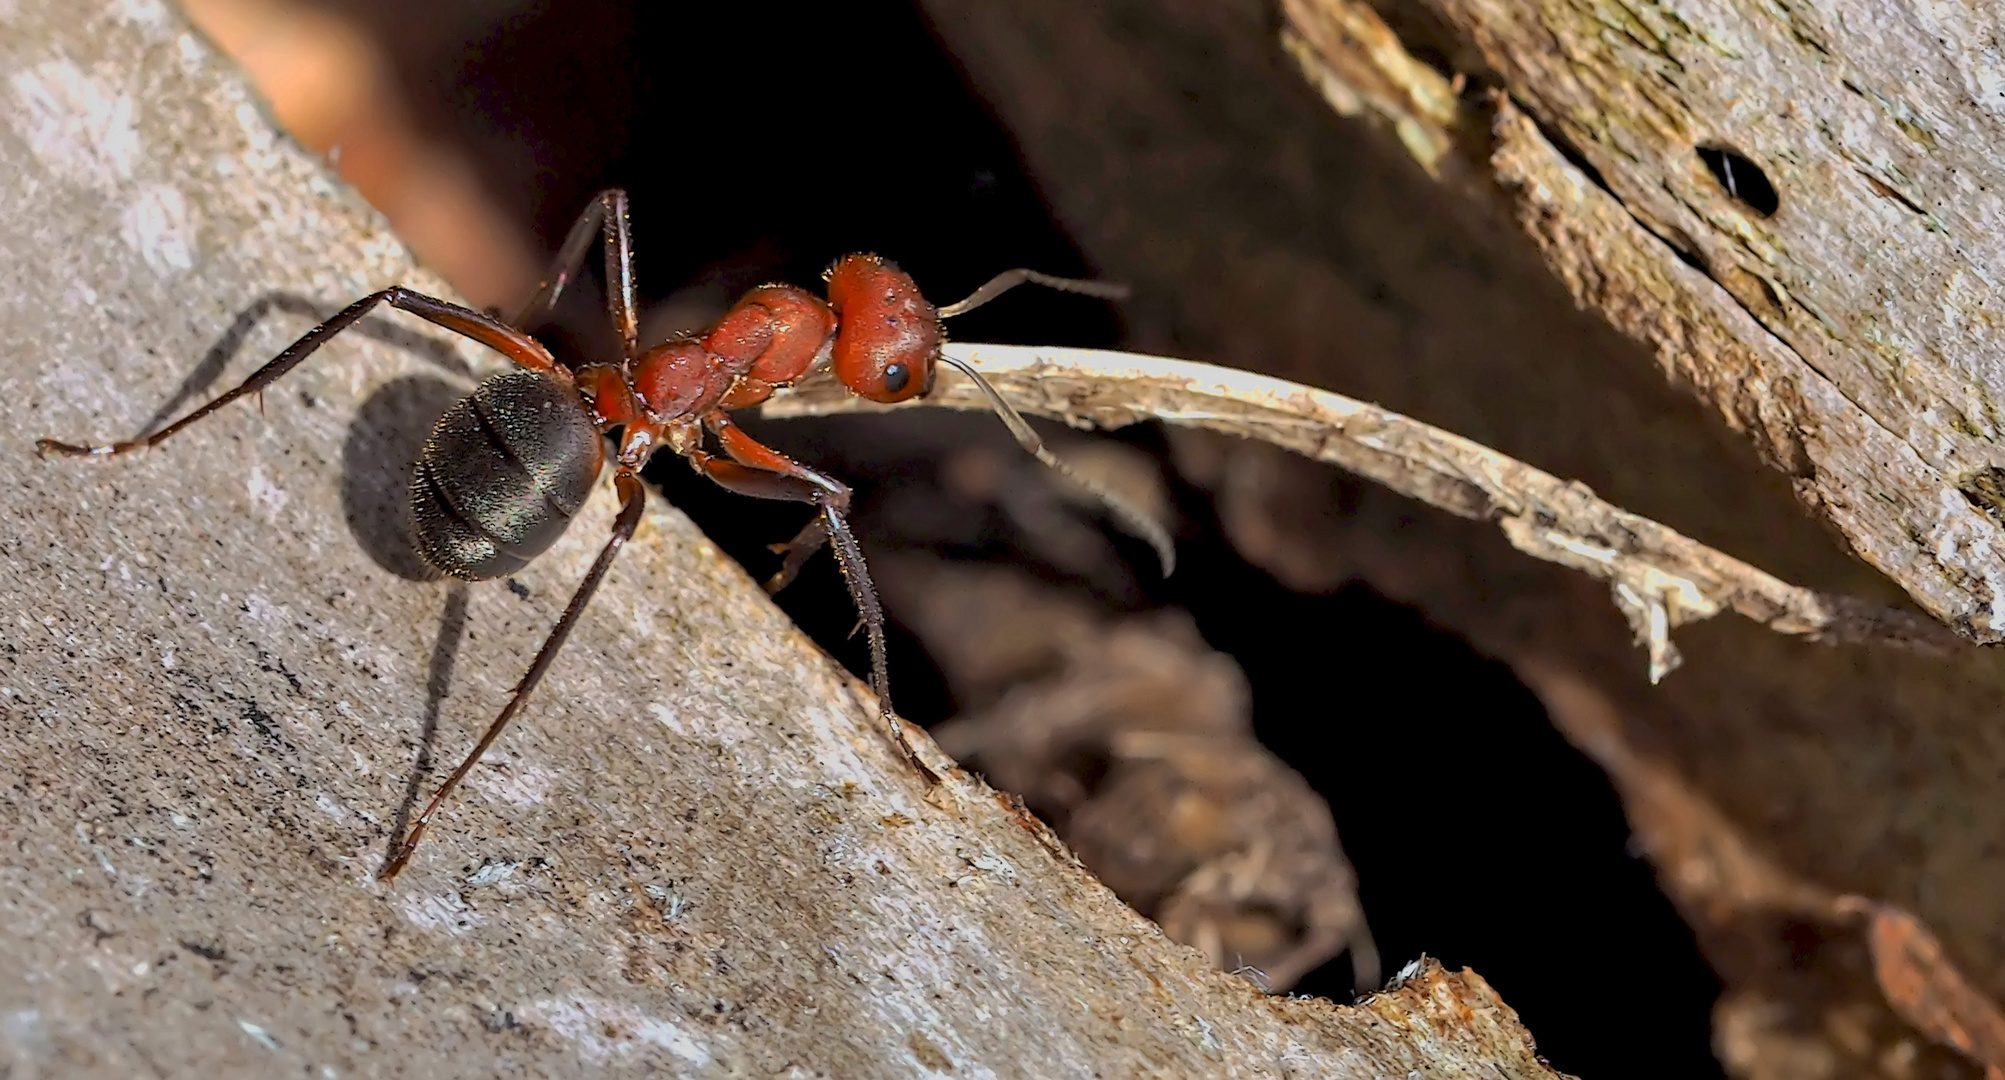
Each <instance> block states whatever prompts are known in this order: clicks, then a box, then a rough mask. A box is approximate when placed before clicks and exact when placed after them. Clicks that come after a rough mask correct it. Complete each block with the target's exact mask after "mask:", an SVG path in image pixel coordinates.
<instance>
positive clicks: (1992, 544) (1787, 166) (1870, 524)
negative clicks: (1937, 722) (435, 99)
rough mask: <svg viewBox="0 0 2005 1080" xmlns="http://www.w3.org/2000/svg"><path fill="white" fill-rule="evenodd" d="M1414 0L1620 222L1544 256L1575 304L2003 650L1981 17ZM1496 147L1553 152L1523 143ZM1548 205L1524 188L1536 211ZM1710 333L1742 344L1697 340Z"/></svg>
mask: <svg viewBox="0 0 2005 1080" xmlns="http://www.w3.org/2000/svg"><path fill="white" fill-rule="evenodd" d="M1413 6H1414V7H1416V8H1419V9H1421V10H1424V11H1425V12H1427V13H1428V14H1430V15H1432V16H1434V17H1435V18H1436V19H1438V20H1439V21H1440V23H1441V25H1442V26H1443V27H1445V29H1446V31H1447V33H1449V34H1450V35H1452V36H1453V37H1454V39H1455V40H1456V41H1457V42H1458V43H1460V44H1462V45H1465V46H1467V47H1468V48H1469V49H1470V50H1472V51H1473V52H1474V53H1475V54H1476V56H1478V57H1480V63H1481V64H1482V65H1483V66H1482V68H1480V69H1477V70H1473V71H1470V72H1469V74H1471V75H1484V76H1488V77H1492V78H1495V79H1496V80H1498V81H1500V82H1501V83H1502V85H1503V86H1504V87H1505V89H1506V92H1507V93H1508V94H1509V95H1510V97H1511V98H1512V99H1514V100H1515V101H1517V102H1519V103H1522V106H1523V109H1524V112H1525V114H1526V115H1528V116H1529V117H1531V118H1532V119H1533V120H1535V121H1536V122H1537V123H1539V124H1543V125H1545V126H1546V127H1547V128H1548V129H1549V130H1550V131H1551V132H1552V133H1553V136H1554V137H1555V138H1556V139H1558V140H1559V142H1560V145H1562V146H1565V147H1567V148H1569V149H1570V150H1571V151H1572V152H1573V153H1575V154H1577V155H1578V157H1579V159H1580V160H1582V161H1584V163H1585V164H1587V165H1589V166H1591V167H1592V168H1593V169H1594V170H1596V173H1597V180H1598V181H1599V183H1600V184H1601V185H1602V187H1603V189H1604V191H1605V198H1603V199H1600V200H1598V201H1600V202H1604V203H1606V204H1607V208H1608V209H1609V210H1610V211H1612V212H1613V213H1615V214H1617V215H1620V216H1622V217H1624V218H1626V219H1628V220H1626V221H1623V222H1621V223H1620V224H1619V225H1617V224H1615V223H1610V222H1601V221H1596V220H1594V218H1593V217H1592V216H1589V217H1587V218H1586V219H1584V220H1581V219H1576V220H1572V221H1568V222H1566V223H1564V224H1562V225H1560V226H1559V227H1560V228H1562V229H1565V230H1569V231H1578V232H1579V233H1581V234H1584V235H1585V236H1586V237H1590V238H1592V239H1593V241H1595V242H1600V243H1606V244H1608V245H1609V247H1610V248H1614V249H1615V250H1609V249H1606V248H1599V247H1596V248H1594V249H1591V250H1578V249H1574V250H1569V249H1568V247H1567V246H1566V245H1548V246H1547V255H1548V258H1549V260H1550V261H1551V262H1552V263H1553V265H1554V269H1555V270H1556V271H1557V272H1559V273H1560V275H1561V276H1562V277H1563V278H1565V279H1566V280H1568V281H1569V283H1572V284H1574V285H1575V287H1576V292H1577V293H1579V294H1581V296H1582V299H1583V300H1584V301H1585V302H1588V303H1590V304H1592V305H1594V306H1595V307H1598V308H1600V309H1602V310H1603V311H1605V312H1607V313H1608V314H1609V315H1610V316H1611V318H1613V319H1614V321H1615V322H1616V324H1617V325H1619V326H1624V327H1625V329H1629V330H1630V331H1631V332H1632V333H1636V334H1637V335H1638V336H1639V337H1642V338H1644V339H1645V340H1648V341H1650V342H1651V343H1653V344H1655V345H1657V346H1658V347H1659V348H1660V350H1661V355H1662V356H1663V357H1664V359H1665V362H1666V366H1667V368H1669V369H1670V370H1671V371H1672V372H1673V373H1674V374H1675V375H1676V376H1677V377H1678V378H1680V379H1681V380H1683V381H1685V382H1687V383H1688V384H1690V385H1692V386H1693V387H1694V388H1695V389H1697V390H1698V391H1699V393H1700V394H1701V396H1702V397H1705V398H1707V399H1709V400H1710V401H1711V402H1712V403H1713V404H1714V405H1715V407H1717V408H1719V409H1720V411H1721V412H1722V413H1723V414H1724V415H1725V416H1726V417H1727V418H1728V419H1729V421H1731V422H1732V423H1734V424H1735V425H1736V426H1737V427H1740V428H1742V429H1744V430H1746V431H1747V432H1748V433H1749V434H1750V435H1751V436H1752V437H1753V438H1755V439H1756V440H1757V442H1758V443H1759V444H1760V445H1761V447H1762V449H1763V450H1764V451H1765V452H1766V453H1767V454H1768V455H1770V456H1771V457H1772V458H1773V459H1774V460H1775V461H1776V463H1777V464H1778V465H1779V466H1780V467H1782V468H1783V469H1785V470H1786V471H1788V472H1789V473H1790V474H1791V475H1792V477H1793V478H1794V480H1795V484H1796V489H1797V492H1798V495H1799V496H1800V497H1801V498H1802V499H1803V500H1804V501H1805V502H1807V503H1809V504H1810V505H1811V506H1812V507H1813V509H1815V510H1816V512H1817V513H1818V514H1819V515H1820V516H1822V517H1823V518H1824V519H1825V520H1827V521H1829V522H1831V523H1832V524H1833V525H1835V526H1836V527H1837V529H1838V531H1839V532H1840V533H1841V534H1843V535H1844V537H1845V538H1846V540H1847V541H1848V542H1849V543H1850V544H1851V546H1852V549H1853V550H1854V551H1855V552H1857V553H1858V554H1859V555H1860V556H1861V557H1863V558H1865V559H1866V560H1867V561H1868V562H1870V563H1872V564H1873V565H1874V566H1876V567H1878V568H1880V569H1881V570H1882V571H1884V572H1885V573H1886V574H1887V575H1888V576H1889V577H1891V578H1893V579H1894V580H1895V581H1897V582H1899V583H1900V584H1901V586H1902V587H1903V588H1905V589H1907V590H1908V592H1909V594H1910V595H1912V596H1913V597H1914V598H1915V599H1916V600H1917V601H1918V602H1919V603H1921V605H1922V606H1923V607H1925V608H1927V609H1928V610H1929V611H1931V612H1933V613H1934V614H1935V615H1937V616H1938V617H1940V618H1942V619H1944V620H1945V621H1947V622H1950V623H1951V624H1953V625H1956V626H1959V627H1960V628H1962V629H1964V630H1965V631H1966V632H1967V633H1969V634H1970V635H1971V636H1973V637H1974V638H1976V639H1978V640H1980V641H1998V640H2001V638H2005V625H1997V626H1994V623H2002V622H2005V569H2001V566H2005V560H2001V554H2005V547H2002V546H2001V540H2005V533H2001V531H2000V528H2001V514H2005V504H2001V502H2000V500H1999V496H1998V489H1999V485H1998V483H1997V480H1996V477H1997V476H1998V475H2000V462H2001V458H2005V454H2001V451H2000V448H1999V440H2000V438H2001V436H2005V409H2001V407H2000V405H1999V400H2000V397H2001V395H2005V367H2001V366H2000V365H1999V363H1998V357H1999V356H2000V354H2001V352H2005V325H2002V324H2000V323H1999V322H1998V320H1997V319H1996V318H1995V317H1994V316H1993V315H1992V314H1991V310H1992V309H1993V308H1995V307H1996V306H1997V297H1998V281H1997V279H1998V276H1999V272H2000V270H1999V268H2000V267H2005V239H2001V237H2000V227H1999V226H2000V223H2001V221H2005V166H2001V163H2000V162H1999V161H1998V159H1997V155H1996V154H1995V152H1994V148H1995V147H1996V146H1997V145H1998V143H1999V141H2000V138H2001V137H2005V66H2001V62H2000V59H1999V54H1998V47H1997V42H1996V32H1997V27H1996V20H1995V18H1993V13H1991V12H1990V11H1988V10H1987V9H1984V8H1982V7H1971V8H1957V7H1955V6H1951V5H1940V4H1928V3H1893V4H1877V3H1875V4H1865V5H1856V6H1851V7H1841V8H1839V9H1836V10H1831V11H1820V10H1813V9H1811V8H1809V7H1806V6H1801V5H1790V4H1769V3H1757V2H1736V0H1671V2H1662V3H1659V2H1650V3H1634V4H1626V3H1625V4H1618V3H1595V2H1592V0H1584V2H1574V0H1553V2H1542V3H1515V2H1513V3H1490V2H1487V0H1438V2H1434V0H1418V2H1417V3H1415V4H1414V5H1413ZM1505 122H1506V123H1510V122H1511V121H1510V117H1509V116H1506V117H1505ZM1503 139H1504V141H1505V142H1506V143H1512V142H1515V143H1520V144H1522V143H1523V142H1524V141H1525V140H1527V139H1537V140H1538V141H1541V142H1542V141H1544V139H1543V137H1541V136H1540V135H1539V134H1538V133H1537V132H1536V131H1535V130H1534V129H1532V128H1531V127H1530V125H1521V126H1520V129H1519V130H1518V131H1515V132H1505V133H1503ZM1702 149H1705V150H1711V151H1731V152H1733V153H1736V154H1738V155H1740V156H1741V157H1740V161H1741V162H1742V164H1740V165H1738V166H1737V167H1738V168H1740V169H1741V171H1742V173H1746V172H1747V171H1748V166H1749V165H1750V164H1751V165H1752V166H1753V167H1754V168H1757V169H1759V170H1760V172H1761V174H1762V175H1764V176H1765V177H1766V179H1767V181H1768V182H1769V183H1770V184H1771V185H1772V187H1773V188H1774V190H1775V192H1776V194H1777V196H1778V198H1779V204H1778V205H1777V206H1776V207H1775V208H1774V210H1773V212H1771V213H1764V212H1763V210H1765V209H1766V207H1765V206H1761V205H1757V204H1756V203H1751V202H1750V201H1749V200H1748V199H1746V198H1744V197H1740V196H1742V195H1744V194H1745V193H1744V192H1743V191H1742V190H1741V184H1740V182H1739V181H1735V183H1734V187H1733V188H1731V189H1730V188H1729V187H1727V186H1726V184H1725V183H1723V182H1722V180H1721V179H1720V178H1716V176H1715V175H1714V172H1713V170H1712V169H1709V168H1708V166H1707V164H1706V163H1705V161H1704V160H1703V158H1702V156H1701V154H1700V151H1701V150H1702ZM1503 153H1506V154H1515V153H1521V151H1518V150H1515V149H1505V150H1503ZM1498 164H1499V169H1500V172H1502V173H1503V174H1504V178H1505V179H1506V181H1507V182H1509V181H1510V180H1512V179H1513V178H1512V176H1511V171H1512V166H1511V164H1510V163H1509V162H1508V161H1500V162H1499V163H1498ZM1575 175H1584V174H1581V173H1579V172H1578V171H1577V170H1576V171H1575ZM1743 179H1745V180H1747V181H1748V182H1749V183H1752V181H1753V178H1752V177H1743ZM1538 197H1539V195H1538V190H1537V188H1536V187H1531V188H1528V189H1527V190H1526V201H1527V203H1530V204H1535V203H1536V202H1537V199H1538ZM1527 212H1528V213H1534V214H1535V213H1537V212H1538V211H1537V210H1536V209H1533V208H1531V207H1528V209H1527ZM1637 227H1640V231H1641V234H1642V235H1644V236H1647V237H1648V238H1649V239H1650V240H1651V241H1652V242H1651V243H1649V244H1648V245H1647V246H1646V247H1645V249H1644V250H1643V251H1640V252H1638V253H1637V254H1638V255H1639V256H1641V257H1640V258H1639V257H1627V258H1625V257H1624V252H1623V251H1622V250H1621V248H1622V247H1623V246H1624V244H1623V237H1622V235H1621V234H1622V232H1623V231H1624V230H1625V229H1635V228H1637ZM1533 231H1534V233H1535V234H1537V233H1539V232H1540V231H1541V230H1540V228H1539V226H1538V225H1536V224H1534V225H1533ZM1685 264H1690V265H1689V266H1687V265H1685ZM1584 277H1588V278H1591V279H1592V281H1591V282H1588V283H1586V287H1584V288H1583V287H1582V279H1583V278H1584ZM1664 307H1669V308H1671V309H1672V312H1671V314H1670V317H1668V318H1664V319H1662V320H1660V321H1658V322H1656V324H1655V325H1650V326H1636V325H1634V324H1633V322H1632V321H1631V319H1630V318H1629V316H1630V314H1631V312H1632V311H1634V310H1635V309H1637V308H1644V309H1652V308H1659V309H1661V308H1664ZM1721 323H1725V324H1727V326H1728V328H1729V329H1730V330H1731V331H1732V337H1731V341H1732V342H1733V343H1734V346H1733V347H1722V348H1714V349H1700V350H1691V349H1690V348H1689V346H1690V344H1691V342H1690V338H1691V337H1692V336H1693V334H1694V332H1699V333H1703V330H1704V329H1705V328H1706V327H1708V325H1709V324H1710V325H1718V324H1721Z"/></svg>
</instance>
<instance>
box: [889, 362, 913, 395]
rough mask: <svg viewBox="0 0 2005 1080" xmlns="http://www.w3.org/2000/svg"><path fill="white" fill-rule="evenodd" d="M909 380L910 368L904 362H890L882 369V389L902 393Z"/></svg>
mask: <svg viewBox="0 0 2005 1080" xmlns="http://www.w3.org/2000/svg"><path fill="white" fill-rule="evenodd" d="M911 381H912V369H911V368H908V367H906V366H905V365H904V364H891V365H888V366H886V367H885V369H884V389H885V390H886V391H887V392H889V393H893V394H897V393H903V392H904V390H905V386H906V384H907V383H910V382H911Z"/></svg>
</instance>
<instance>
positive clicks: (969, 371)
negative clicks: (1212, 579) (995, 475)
mask: <svg viewBox="0 0 2005 1080" xmlns="http://www.w3.org/2000/svg"><path fill="white" fill-rule="evenodd" d="M1030 274H1031V271H1028V270H1012V271H1010V272H1009V273H1007V274H1001V275H999V276H997V277H996V279H995V281H991V282H989V283H988V284H987V285H984V286H982V287H981V288H980V289H978V290H976V292H975V295H974V296H971V297H969V298H968V299H966V300H963V301H961V302H960V303H958V304H955V305H954V307H956V308H959V309H960V310H961V311H966V310H967V309H968V308H969V307H971V306H974V305H975V304H978V303H984V302H986V301H987V300H988V299H989V297H992V296H994V295H995V294H996V293H1000V292H1002V291H1003V290H1004V289H1008V288H1010V287H1011V286H1014V285H1018V284H1021V283H1023V282H1024V281H1036V282H1038V284H1040V285H1043V284H1049V282H1050V281H1066V279H1064V278H1051V279H1048V280H1040V279H1042V278H1044V275H1043V274H1036V275H1034V276H1029V277H1016V278H1015V280H1012V281H1008V282H1007V283H1005V284H1001V285H998V284H997V282H1001V281H1003V280H1004V279H1005V278H1011V277H1013V276H1015V275H1030ZM1067 284H1071V285H1095V286H1096V287H1097V288H1117V289H1120V290H1121V291H1122V292H1123V293H1126V292H1127V286H1125V285H1116V286H1106V285H1098V284H1097V283H1094V282H1085V281H1077V282H1073V281H1068V282H1067ZM1078 291H1081V292H1084V291H1085V290H1083V289H1082V290H1078ZM983 293H987V294H988V295H987V296H984V295H983ZM942 314H945V312H944V310H943V311H942ZM940 359H941V360H944V361H946V362H947V363H948V364H951V365H953V367H954V369H955V370H957V371H959V372H960V373H961V374H963V375H966V376H967V377H968V378H970V379H973V380H974V383H975V385H976V386H977V387H979V388H981V391H982V396H983V397H986V398H988V399H989V407H990V408H992V409H994V410H995V411H996V415H997V416H999V417H1001V418H1002V422H1003V426H1005V427H1007V428H1009V432H1010V434H1012V435H1014V436H1016V441H1017V445H1019V446H1021V447H1023V448H1024V449H1025V450H1028V451H1030V454H1031V456H1032V457H1034V458H1036V459H1037V460H1039V461H1041V462H1043V463H1044V464H1045V465H1046V467H1048V468H1050V469H1051V470H1052V471H1053V472H1056V473H1057V474H1058V475H1060V476H1063V477H1065V478H1066V479H1067V480H1070V481H1072V482H1073V483H1075V484H1078V485H1079V486H1080V487H1082V488H1085V489H1086V490H1087V491H1090V492H1092V493H1093V495H1094V496H1095V497H1097V498H1098V499H1099V500H1100V501H1101V502H1102V503H1104V504H1105V505H1106V507H1107V509H1108V510H1110V511H1112V512H1113V514H1114V517H1115V518H1116V519H1118V520H1119V521H1120V522H1121V524H1122V525H1123V526H1125V527H1126V528H1127V530H1128V531H1129V532H1130V533H1133V534H1134V535H1136V536H1139V537H1141V538H1142V539H1144V540H1147V541H1148V542H1149V546H1150V547H1152V548H1155V549H1156V558H1157V559H1158V560H1160V561H1161V562H1162V566H1163V576H1164V577H1169V576H1170V575H1171V574H1172V573H1174V572H1175V571H1176V568H1177V549H1176V545H1175V544H1174V543H1173V542H1171V540H1170V534H1169V532H1168V531H1166V530H1165V529H1164V528H1163V526H1162V523H1161V522H1159V521H1157V520H1156V519H1154V518H1152V517H1150V516H1149V515H1147V514H1145V513H1143V512H1142V511H1141V510H1140V509H1139V508H1137V507H1136V506H1135V505H1134V504H1133V503H1131V502H1129V501H1128V500H1126V499H1124V498H1122V497H1121V496H1119V495H1116V494H1114V493H1113V492H1111V491H1109V490H1107V489H1106V488H1105V487H1102V486H1101V485H1099V484H1097V483H1094V482H1093V481H1091V480H1089V479H1087V478H1086V477H1084V476H1081V475H1079V474H1078V473H1077V472H1074V471H1073V469H1072V466H1070V465H1067V464H1066V463H1065V460H1064V459H1063V458H1060V457H1059V456H1058V455H1057V454H1054V453H1052V452H1051V449H1050V448H1049V447H1047V446H1045V445H1044V440H1043V439H1042V438H1040V437H1039V436H1038V434H1037V432H1036V430H1034V429H1033V428H1032V427H1031V426H1030V421H1028V420H1025V419H1024V418H1023V414H1022V413H1020V412H1017V411H1016V406H1014V405H1011V404H1010V403H1009V402H1007V401H1004V400H1003V396H1002V395H1001V394H1000V393H998V392H997V391H996V388H995V387H994V386H991V385H989V381H988V380H987V379H984V378H982V373H981V372H979V371H976V370H975V369H974V368H972V367H969V366H968V365H966V364H964V363H962V362H960V361H959V360H956V359H954V358H953V357H951V356H946V355H942V356H941V357H940Z"/></svg>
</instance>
